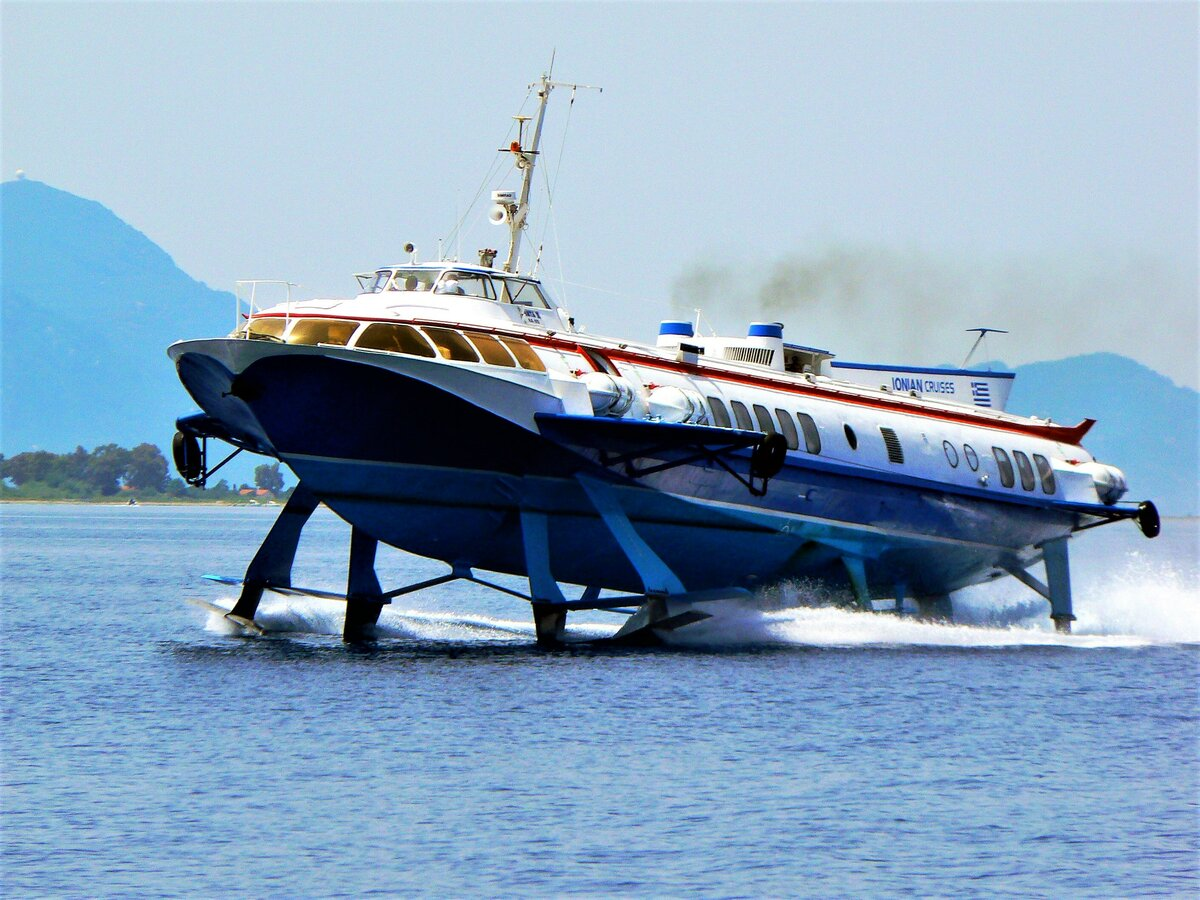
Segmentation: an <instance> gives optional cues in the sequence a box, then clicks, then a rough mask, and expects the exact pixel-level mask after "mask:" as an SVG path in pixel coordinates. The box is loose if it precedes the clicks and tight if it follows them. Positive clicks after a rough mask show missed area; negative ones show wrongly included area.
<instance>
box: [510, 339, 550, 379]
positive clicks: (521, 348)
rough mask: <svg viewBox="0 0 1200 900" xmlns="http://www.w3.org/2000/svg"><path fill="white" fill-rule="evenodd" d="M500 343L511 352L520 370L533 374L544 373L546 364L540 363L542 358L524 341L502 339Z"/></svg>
mask: <svg viewBox="0 0 1200 900" xmlns="http://www.w3.org/2000/svg"><path fill="white" fill-rule="evenodd" d="M500 343H502V344H503V345H504V346H505V347H507V348H508V349H509V350H510V351H511V352H512V355H513V356H515V357H516V358H517V362H518V363H519V364H520V366H521V368H522V369H531V370H533V371H534V372H545V371H546V364H545V363H544V362H542V358H541V357H540V356H538V355H537V354H536V353H535V352H534V350H533V348H532V347H530V346H529V344H527V343H526V342H525V341H522V340H520V339H519V338H506V337H502V338H500Z"/></svg>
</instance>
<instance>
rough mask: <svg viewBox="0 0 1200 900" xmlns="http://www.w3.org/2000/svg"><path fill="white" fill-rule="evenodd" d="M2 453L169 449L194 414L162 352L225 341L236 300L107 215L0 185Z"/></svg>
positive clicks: (62, 195)
mask: <svg viewBox="0 0 1200 900" xmlns="http://www.w3.org/2000/svg"><path fill="white" fill-rule="evenodd" d="M0 224H2V248H3V256H2V259H3V268H2V269H0V294H2V307H0V329H2V330H0V335H2V337H3V358H2V362H0V377H2V379H3V382H2V383H3V409H2V411H0V452H3V453H5V454H7V455H10V456H11V455H13V454H16V453H19V452H21V451H24V450H32V449H43V450H50V451H53V452H66V451H69V450H73V449H74V448H75V446H76V445H78V444H82V445H84V446H85V447H89V448H90V447H93V446H96V445H98V444H105V443H110V442H112V443H117V444H121V445H123V446H125V447H132V446H134V445H136V444H138V443H140V442H142V441H150V442H151V443H155V444H158V446H160V447H162V448H163V449H164V450H167V449H168V448H169V445H170V439H171V435H172V434H173V433H174V430H175V429H174V422H175V418H176V417H177V416H179V415H181V414H183V413H186V412H189V411H191V410H193V409H195V404H194V403H193V402H192V400H191V398H190V397H189V396H188V395H187V393H186V392H185V391H184V390H183V388H182V387H181V386H180V384H179V382H178V380H177V379H176V378H175V374H174V369H173V366H172V365H171V362H170V360H169V359H168V358H167V355H166V348H167V346H168V345H169V344H170V343H171V342H173V341H175V340H178V339H179V338H182V337H195V336H200V335H216V334H221V333H223V332H227V331H229V329H230V327H231V325H232V323H233V317H234V298H233V295H232V294H230V293H228V292H223V291H214V290H212V289H210V288H209V287H207V286H206V285H204V284H202V283H200V282H198V281H196V280H195V279H193V278H190V277H189V276H188V275H186V274H185V273H184V272H182V271H180V269H179V268H178V267H177V266H176V265H175V263H174V261H173V260H172V259H171V257H170V256H168V255H167V254H166V252H165V251H163V250H162V249H161V248H159V247H158V246H157V245H156V244H154V243H153V242H152V241H151V240H150V239H149V238H147V237H146V236H145V235H144V234H142V233H141V232H139V231H137V230H135V229H133V228H131V227H130V226H129V225H127V224H125V223H124V222H122V221H121V220H120V219H119V218H117V216H115V215H114V214H113V213H112V212H111V211H110V210H108V209H106V208H105V207H103V206H101V205H100V204H99V203H96V202H94V201H91V200H85V199H83V198H82V197H76V196H75V195H73V194H69V193H67V192H65V191H60V190H57V189H55V188H52V187H50V186H49V185H46V184H42V183H41V182H37V181H27V180H18V181H9V182H5V183H4V184H2V185H0Z"/></svg>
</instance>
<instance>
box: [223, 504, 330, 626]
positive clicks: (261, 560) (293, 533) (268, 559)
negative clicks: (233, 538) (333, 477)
mask: <svg viewBox="0 0 1200 900" xmlns="http://www.w3.org/2000/svg"><path fill="white" fill-rule="evenodd" d="M318 503H319V501H318V500H317V498H316V497H315V496H314V495H313V493H312V491H310V490H309V489H308V488H306V487H305V486H304V483H303V482H301V483H300V484H297V485H296V487H295V489H294V490H293V491H292V495H291V496H290V497H288V500H287V503H286V504H284V507H283V510H282V511H281V512H280V513H279V518H278V519H276V520H275V524H274V525H272V526H271V530H270V531H268V532H267V537H266V539H265V540H264V541H263V542H262V546H260V547H259V548H258V552H257V553H255V554H254V559H252V560H251V561H250V565H249V567H248V568H247V569H246V576H245V578H243V579H242V593H241V596H239V597H238V601H237V603H235V604H234V606H233V609H231V610H230V611H229V613H228V615H226V617H225V618H227V619H229V620H230V621H232V622H236V623H238V624H239V625H244V626H247V627H249V628H252V629H253V628H255V625H254V614H255V613H256V612H257V611H258V604H259V601H260V600H262V595H263V591H264V590H265V589H267V588H275V587H281V588H290V587H291V586H292V563H294V562H295V560H296V547H297V546H298V545H299V543H300V532H301V531H303V530H304V526H305V524H306V523H307V522H308V519H309V517H310V516H311V515H312V514H313V511H314V510H315V509H316V508H317V504H318Z"/></svg>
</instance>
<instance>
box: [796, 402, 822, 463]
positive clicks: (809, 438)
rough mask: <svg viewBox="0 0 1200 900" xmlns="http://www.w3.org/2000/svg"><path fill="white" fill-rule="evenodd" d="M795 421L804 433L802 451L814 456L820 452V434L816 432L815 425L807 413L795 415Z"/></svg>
mask: <svg viewBox="0 0 1200 900" xmlns="http://www.w3.org/2000/svg"><path fill="white" fill-rule="evenodd" d="M796 421H797V422H799V423H800V430H801V431H802V432H803V433H804V449H805V450H807V451H808V452H809V453H811V454H812V455H813V456H816V455H817V454H818V453H820V452H821V432H819V431H817V423H816V422H814V421H813V417H812V416H810V415H809V414H808V413H802V412H798V413H796Z"/></svg>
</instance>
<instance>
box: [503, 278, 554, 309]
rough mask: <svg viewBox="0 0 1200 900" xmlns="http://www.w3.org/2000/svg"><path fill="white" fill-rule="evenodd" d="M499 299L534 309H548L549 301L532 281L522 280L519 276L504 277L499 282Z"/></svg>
mask: <svg viewBox="0 0 1200 900" xmlns="http://www.w3.org/2000/svg"><path fill="white" fill-rule="evenodd" d="M500 299H501V300H502V301H504V302H505V303H515V304H516V305H517V306H531V307H533V308H534V309H549V308H550V303H549V302H548V301H547V300H546V297H545V295H544V294H543V293H542V290H541V288H539V287H538V286H537V285H536V284H534V283H533V282H532V281H522V280H521V279H519V278H505V279H504V280H503V281H502V282H501V292H500Z"/></svg>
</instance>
